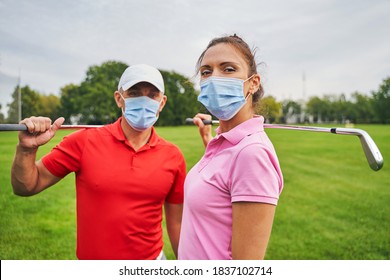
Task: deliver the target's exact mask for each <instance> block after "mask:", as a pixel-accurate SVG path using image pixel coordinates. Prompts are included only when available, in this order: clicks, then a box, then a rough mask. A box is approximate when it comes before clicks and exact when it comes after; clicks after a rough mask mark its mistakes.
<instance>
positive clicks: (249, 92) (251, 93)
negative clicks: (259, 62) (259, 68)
mask: <svg viewBox="0 0 390 280" xmlns="http://www.w3.org/2000/svg"><path fill="white" fill-rule="evenodd" d="M255 75H256V73H255V74H253V75H252V76H250V77H249V78H248V79H246V80H245V81H244V83H245V82H246V81H248V80H250V79H252V78H253V77H254V76H255ZM249 95H253V92H251V91H248V93H247V94H246V96H245V100H247V99H248V96H249Z"/></svg>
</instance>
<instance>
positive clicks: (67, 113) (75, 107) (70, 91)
mask: <svg viewBox="0 0 390 280" xmlns="http://www.w3.org/2000/svg"><path fill="white" fill-rule="evenodd" d="M79 88H80V86H78V85H75V84H69V85H66V86H64V87H62V88H61V90H60V106H59V109H58V111H59V115H60V116H62V117H64V118H65V123H67V124H71V123H72V120H73V121H75V122H76V120H75V119H76V118H77V117H78V116H79V115H80V104H79V100H80V98H79V96H80V93H79Z"/></svg>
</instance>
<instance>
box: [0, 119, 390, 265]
mask: <svg viewBox="0 0 390 280" xmlns="http://www.w3.org/2000/svg"><path fill="white" fill-rule="evenodd" d="M356 127H358V128H361V129H364V130H366V131H367V132H368V133H369V134H370V135H371V136H372V138H373V139H374V141H375V142H376V143H377V145H378V147H379V149H380V150H381V152H382V155H383V157H384V159H385V165H384V167H383V168H382V170H380V171H378V172H374V171H372V170H371V169H370V168H369V166H368V164H367V161H366V158H365V156H364V153H363V149H362V148H361V145H360V141H359V139H358V137H356V136H346V135H333V134H326V133H313V132H300V131H287V130H274V129H268V130H267V133H268V135H269V136H270V138H271V140H272V141H273V143H274V145H275V148H276V150H277V153H278V155H279V159H280V163H281V166H282V170H283V174H284V179H285V187H284V190H283V193H282V195H281V197H280V200H279V205H278V207H277V212H276V217H275V222H274V226H273V231H272V236H271V240H270V243H269V246H268V250H267V255H266V259H271V260H290V259H297V260H306V259H318V260H346V259H351V260H352V259H353V260H371V259H375V260H377V259H386V260H388V259H390V172H389V171H390V169H389V168H390V167H389V166H390V165H389V163H388V162H387V161H386V160H388V159H389V158H390V126H380V125H370V126H356ZM157 131H158V133H159V134H160V135H161V136H163V137H165V138H166V139H168V140H170V141H171V142H173V143H175V144H176V145H178V146H179V147H180V148H181V150H182V151H183V153H184V156H185V158H186V161H187V168H188V169H189V168H190V167H191V166H193V165H194V164H195V163H196V162H197V161H198V160H199V159H200V157H201V156H202V154H203V151H204V148H203V145H202V143H201V140H200V138H199V136H198V131H197V128H196V127H194V126H183V127H163V128H158V129H157ZM66 133H69V131H59V132H58V134H57V135H56V137H55V138H54V139H53V140H52V141H51V142H50V143H48V144H47V145H46V146H44V147H41V148H40V150H39V155H38V156H42V155H43V154H45V153H47V152H48V151H49V150H50V149H51V148H52V147H53V146H54V145H55V144H56V143H57V142H58V141H60V140H61V139H62V137H63V136H64V135H65V134H66ZM16 143H17V133H16V132H2V133H1V134H0V163H1V169H0V212H1V218H0V259H3V260H4V259H20V260H29V259H41V260H42V259H59V260H69V259H75V242H76V227H75V187H74V175H73V174H71V175H68V176H67V177H66V178H65V179H64V180H62V181H60V182H59V183H58V184H57V185H55V186H53V187H51V188H49V189H48V190H46V191H44V192H42V193H41V194H38V195H36V196H33V197H28V198H26V197H18V196H15V195H14V194H13V192H12V188H11V185H10V168H11V163H12V160H13V156H14V151H15V146H16ZM164 239H165V243H166V246H165V248H164V251H165V253H166V254H167V256H168V259H172V258H174V257H173V254H172V251H171V249H170V245H169V241H168V237H167V235H166V234H165V238H164Z"/></svg>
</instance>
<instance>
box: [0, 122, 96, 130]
mask: <svg viewBox="0 0 390 280" xmlns="http://www.w3.org/2000/svg"><path fill="white" fill-rule="evenodd" d="M97 127H102V125H61V127H60V128H59V129H83V128H97ZM25 130H27V126H26V125H24V124H0V132H1V131H25Z"/></svg>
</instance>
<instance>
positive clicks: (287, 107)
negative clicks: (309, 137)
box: [281, 100, 302, 123]
mask: <svg viewBox="0 0 390 280" xmlns="http://www.w3.org/2000/svg"><path fill="white" fill-rule="evenodd" d="M301 112H302V106H301V105H300V104H299V103H298V102H296V101H293V100H284V101H283V102H282V119H283V120H282V121H281V122H283V123H285V122H286V121H287V120H289V119H292V118H294V117H295V118H296V119H297V121H298V118H299V116H300V115H301Z"/></svg>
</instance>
